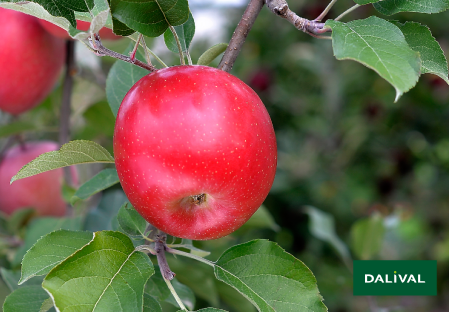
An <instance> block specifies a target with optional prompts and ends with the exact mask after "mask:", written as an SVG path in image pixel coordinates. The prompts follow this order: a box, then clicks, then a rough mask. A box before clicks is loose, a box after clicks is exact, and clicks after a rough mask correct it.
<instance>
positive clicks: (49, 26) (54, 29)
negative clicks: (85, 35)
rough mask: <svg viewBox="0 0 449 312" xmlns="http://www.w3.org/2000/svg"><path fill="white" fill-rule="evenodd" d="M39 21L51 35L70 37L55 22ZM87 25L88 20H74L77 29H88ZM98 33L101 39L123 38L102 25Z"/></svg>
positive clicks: (88, 24)
mask: <svg viewBox="0 0 449 312" xmlns="http://www.w3.org/2000/svg"><path fill="white" fill-rule="evenodd" d="M39 21H40V23H41V25H42V27H44V28H45V29H46V30H47V31H48V32H49V33H51V34H52V35H53V36H56V37H59V38H63V39H70V38H71V37H70V36H69V34H68V33H67V31H66V30H65V29H63V28H61V27H59V26H58V25H55V24H53V23H50V22H48V21H46V20H43V19H40V20H39ZM89 27H90V23H89V22H84V21H79V20H77V21H76V29H78V30H82V31H87V30H89ZM99 35H100V38H101V39H106V40H118V39H121V38H123V37H121V36H117V35H116V34H114V33H113V32H112V29H109V28H107V27H103V28H102V29H100V32H99Z"/></svg>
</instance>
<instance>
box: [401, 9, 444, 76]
mask: <svg viewBox="0 0 449 312" xmlns="http://www.w3.org/2000/svg"><path fill="white" fill-rule="evenodd" d="M448 2H449V1H448ZM393 23H394V24H395V25H396V26H398V27H399V29H400V30H401V31H402V33H403V34H404V36H405V40H407V43H408V45H409V46H410V48H412V50H414V51H416V52H419V56H420V58H421V73H422V74H426V73H430V74H435V75H437V76H439V77H441V78H443V80H444V81H446V83H447V84H449V79H448V68H447V60H446V56H445V55H444V52H443V50H442V49H441V47H440V44H439V43H438V41H436V40H435V38H434V37H433V36H432V33H431V32H430V29H429V28H427V26H425V25H421V24H419V23H414V22H407V23H405V24H401V23H399V22H393Z"/></svg>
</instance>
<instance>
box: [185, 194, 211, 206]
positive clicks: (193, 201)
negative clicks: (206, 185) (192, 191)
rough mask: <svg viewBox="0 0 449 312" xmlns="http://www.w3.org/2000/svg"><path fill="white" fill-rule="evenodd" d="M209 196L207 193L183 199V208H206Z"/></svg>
mask: <svg viewBox="0 0 449 312" xmlns="http://www.w3.org/2000/svg"><path fill="white" fill-rule="evenodd" d="M208 197H209V196H207V194H206V193H202V194H198V195H191V196H187V197H184V198H183V199H181V202H180V204H181V207H184V208H186V209H189V208H190V209H193V208H195V207H198V206H205V203H207V198H208Z"/></svg>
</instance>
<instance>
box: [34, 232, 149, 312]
mask: <svg viewBox="0 0 449 312" xmlns="http://www.w3.org/2000/svg"><path fill="white" fill-rule="evenodd" d="M153 273H154V269H153V265H152V264H151V261H150V259H149V258H148V256H147V255H145V254H143V253H141V252H136V251H135V250H134V245H133V243H132V241H131V240H130V238H129V237H127V236H126V235H124V234H122V233H120V232H112V231H102V232H96V233H95V234H94V239H93V240H92V241H91V242H90V243H89V244H88V245H86V246H84V247H83V248H82V249H81V250H79V251H78V252H76V253H75V254H73V255H72V256H70V257H69V258H67V259H66V260H64V261H63V262H62V263H60V264H59V265H58V266H56V267H55V268H54V269H53V270H52V271H51V272H50V273H49V274H48V275H47V276H46V277H45V279H44V282H43V283H42V286H43V287H44V288H45V290H46V291H48V292H49V293H50V294H51V296H52V298H53V300H54V302H55V306H56V308H57V309H58V310H59V311H64V310H65V309H68V308H69V307H71V308H72V309H73V307H74V306H79V307H81V306H82V307H83V310H84V311H93V310H98V311H112V309H113V307H117V306H120V307H121V309H122V311H141V310H142V307H143V291H144V286H145V283H146V282H147V280H148V278H149V277H150V276H151V275H152V274H153ZM87 285H88V286H87Z"/></svg>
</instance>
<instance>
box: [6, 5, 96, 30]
mask: <svg viewBox="0 0 449 312" xmlns="http://www.w3.org/2000/svg"><path fill="white" fill-rule="evenodd" d="M33 2H35V3H33V4H30V3H26V4H25V5H26V6H27V7H26V8H25V9H23V8H20V7H21V6H22V4H20V5H14V6H4V7H7V8H11V9H13V10H17V11H22V12H24V13H27V12H25V11H28V13H29V12H31V13H34V12H35V13H36V14H39V15H41V14H45V13H43V12H42V11H43V9H45V10H46V11H47V12H48V13H50V14H51V15H52V16H55V17H63V18H65V19H67V20H68V21H69V22H70V24H72V26H73V27H76V20H75V12H74V11H78V12H89V10H90V9H92V8H93V7H94V0H71V1H54V0H33ZM36 4H39V5H40V6H38V5H36ZM2 6H3V5H2ZM39 7H41V8H43V9H41V8H39ZM48 13H47V14H48ZM36 14H31V15H34V16H36V17H40V16H39V15H36Z"/></svg>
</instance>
